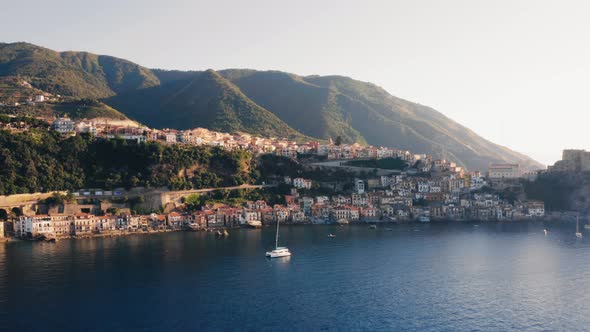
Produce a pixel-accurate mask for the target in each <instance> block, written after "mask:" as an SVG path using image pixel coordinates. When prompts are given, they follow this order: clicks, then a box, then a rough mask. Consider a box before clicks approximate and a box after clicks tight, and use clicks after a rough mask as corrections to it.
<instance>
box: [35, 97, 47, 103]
mask: <svg viewBox="0 0 590 332" xmlns="http://www.w3.org/2000/svg"><path fill="white" fill-rule="evenodd" d="M44 101H45V96H44V95H37V96H35V102H36V103H42V102H44Z"/></svg>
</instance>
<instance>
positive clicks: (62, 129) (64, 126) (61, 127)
mask: <svg viewBox="0 0 590 332" xmlns="http://www.w3.org/2000/svg"><path fill="white" fill-rule="evenodd" d="M75 126H76V123H75V122H74V121H72V120H71V119H70V118H58V119H56V120H55V121H54V122H53V128H54V129H55V131H57V132H58V133H60V134H67V133H71V132H74V131H75Z"/></svg>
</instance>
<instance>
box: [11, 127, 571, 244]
mask: <svg viewBox="0 0 590 332" xmlns="http://www.w3.org/2000/svg"><path fill="white" fill-rule="evenodd" d="M19 128H21V130H22V126H21V127H19ZM52 128H53V129H54V130H56V131H57V132H59V133H60V134H62V135H75V134H79V133H90V134H92V135H94V136H96V137H103V138H106V139H113V138H119V139H124V140H132V141H136V142H146V141H159V142H162V143H164V144H192V145H207V146H217V147H221V148H224V149H245V150H248V151H251V152H253V153H255V154H274V155H278V156H282V157H287V158H292V159H297V158H298V157H299V156H301V155H315V156H316V157H322V158H323V159H324V160H350V159H382V158H396V159H399V160H402V161H403V162H405V163H406V165H408V167H406V168H405V169H400V170H387V171H386V172H385V173H384V174H381V175H378V174H377V173H375V174H373V175H370V176H368V177H366V178H362V179H361V178H358V179H355V180H354V183H350V184H349V188H351V189H349V190H339V191H334V192H333V195H331V196H327V195H325V194H318V193H317V192H316V191H315V190H314V189H317V188H318V187H321V186H322V183H321V181H319V182H320V183H314V181H312V180H311V179H305V178H293V179H291V178H290V177H288V176H286V177H283V178H281V179H278V180H277V179H275V182H278V183H280V184H282V185H287V186H290V187H291V193H290V194H289V195H285V196H284V202H283V203H282V204H274V205H269V204H268V203H267V202H265V201H262V200H258V201H248V202H246V203H243V204H239V205H235V204H233V205H232V204H214V205H203V206H201V207H200V209H199V210H197V211H188V210H187V209H185V208H184V207H183V206H175V207H174V208H173V209H168V210H169V211H167V213H152V214H146V215H141V214H133V213H132V212H131V211H130V210H129V209H124V211H123V212H120V213H118V214H112V213H108V211H104V210H100V209H99V210H97V211H93V213H89V212H83V211H76V212H74V213H69V214H66V213H59V212H55V211H54V212H53V213H48V214H33V215H22V216H19V217H18V218H17V219H16V220H14V223H13V224H12V225H11V226H12V227H11V230H12V233H13V234H14V235H15V236H17V237H23V238H35V237H39V236H44V237H64V236H87V235H98V234H103V235H104V234H125V233H134V232H157V231H176V230H215V229H225V228H234V227H247V226H252V225H256V226H258V225H260V226H262V225H270V224H274V223H277V222H281V223H292V224H326V223H341V224H348V223H372V224H375V223H407V222H423V223H427V222H431V221H432V222H435V221H463V220H469V221H513V220H530V219H540V218H544V217H545V207H544V203H543V202H540V201H531V200H527V199H526V198H523V197H513V198H511V199H508V198H503V197H501V195H500V194H499V193H498V192H499V191H501V190H502V189H504V188H509V187H510V186H513V185H515V183H516V182H517V181H516V180H517V179H519V178H521V177H523V176H524V177H526V176H534V174H525V173H523V172H522V171H521V170H520V167H519V165H518V164H495V163H492V164H490V167H489V170H488V172H487V174H483V173H482V172H480V171H472V172H467V171H466V170H465V169H464V168H462V167H460V166H457V165H456V164H455V163H453V162H450V161H446V160H436V159H434V158H433V157H432V156H429V155H424V154H412V153H411V152H410V151H402V150H397V149H392V148H386V147H372V146H362V145H359V144H351V145H349V144H335V143H334V142H332V141H331V140H330V141H328V142H317V141H314V142H306V143H299V142H295V141H289V140H284V139H279V138H261V137H255V136H253V135H249V134H244V133H235V134H229V133H221V132H215V131H211V130H207V129H204V128H197V129H192V130H184V131H179V130H172V129H164V130H156V129H149V128H146V127H129V126H115V125H109V124H108V122H92V121H87V120H83V121H73V120H71V119H69V118H58V119H55V121H54V122H53V123H52ZM25 130H26V128H25ZM570 154H571V153H569V152H568V153H564V155H566V156H569V155H570ZM574 159H576V160H577V159H579V158H574ZM568 165H569V164H568ZM561 167H565V166H561ZM571 167H578V166H571ZM316 182H318V181H316ZM96 192H101V193H102V191H101V190H99V191H96ZM80 194H82V195H85V193H74V195H80ZM2 226H3V227H4V225H2ZM6 232H7V233H10V232H9V231H8V230H7V231H6Z"/></svg>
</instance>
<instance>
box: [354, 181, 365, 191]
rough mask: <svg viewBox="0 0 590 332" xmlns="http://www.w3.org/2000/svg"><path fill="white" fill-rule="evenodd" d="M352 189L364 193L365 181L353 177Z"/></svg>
mask: <svg viewBox="0 0 590 332" xmlns="http://www.w3.org/2000/svg"><path fill="white" fill-rule="evenodd" d="M354 191H355V192H356V193H357V194H364V193H365V181H363V180H359V179H355V180H354Z"/></svg>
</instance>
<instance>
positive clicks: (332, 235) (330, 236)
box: [328, 233, 336, 238]
mask: <svg viewBox="0 0 590 332" xmlns="http://www.w3.org/2000/svg"><path fill="white" fill-rule="evenodd" d="M328 237H329V238H334V237H336V235H334V234H332V233H330V234H328Z"/></svg>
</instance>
